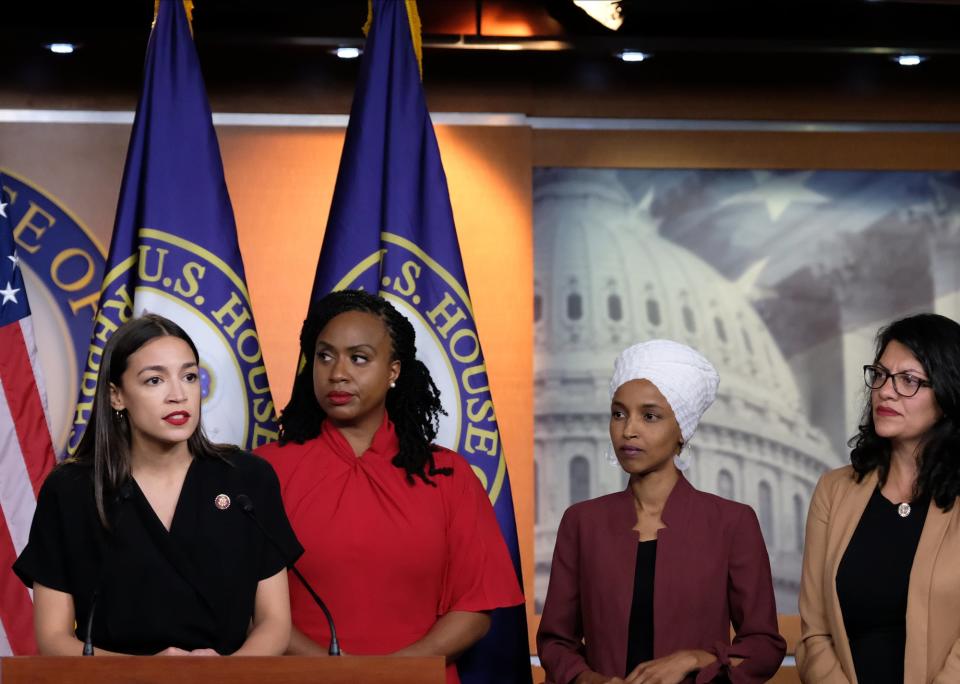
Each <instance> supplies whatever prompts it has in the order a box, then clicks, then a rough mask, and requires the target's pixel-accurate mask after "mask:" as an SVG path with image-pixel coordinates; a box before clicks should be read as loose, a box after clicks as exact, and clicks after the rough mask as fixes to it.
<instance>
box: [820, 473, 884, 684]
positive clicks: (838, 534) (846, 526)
mask: <svg viewBox="0 0 960 684" xmlns="http://www.w3.org/2000/svg"><path fill="white" fill-rule="evenodd" d="M877 482H878V478H877V472H876V470H872V471H871V472H870V473H869V474H868V475H867V476H866V477H864V478H863V481H861V482H859V483H857V482H856V481H853V480H851V481H850V485H849V487H850V488H849V490H848V491H847V493H846V494H845V495H844V496H842V497H840V500H839V501H838V502H837V504H836V510H835V511H834V512H832V513H831V515H830V517H831V519H832V520H836V521H837V524H836V526H834V527H833V528H832V529H831V530H830V539H829V541H828V543H827V548H828V549H832V550H833V557H832V558H830V559H829V568H830V576H829V577H828V581H829V587H828V588H827V593H828V595H829V596H830V598H831V600H832V603H833V605H832V606H831V613H832V614H833V616H834V619H835V622H836V624H835V625H833V630H834V632H833V633H834V634H846V633H847V632H846V628H845V627H844V626H843V611H842V610H841V608H840V597H839V596H838V595H837V570H838V568H839V567H840V561H841V560H842V559H843V554H844V553H846V551H847V546H848V545H849V544H850V539H851V537H853V533H854V531H855V530H856V529H857V525H859V524H860V518H862V517H863V511H864V510H865V509H866V507H867V503H868V502H869V501H870V497H871V496H873V490H874V489H876V487H877ZM834 646H835V648H836V650H837V656H838V657H839V658H840V660H841V661H842V662H843V669H844V671H846V672H856V668H855V667H854V665H853V653H852V652H851V651H850V642H849V641H848V640H847V639H845V638H844V639H834Z"/></svg>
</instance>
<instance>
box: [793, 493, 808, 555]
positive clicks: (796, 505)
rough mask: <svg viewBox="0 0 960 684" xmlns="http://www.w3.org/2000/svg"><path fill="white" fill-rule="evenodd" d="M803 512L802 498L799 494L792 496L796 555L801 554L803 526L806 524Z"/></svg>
mask: <svg viewBox="0 0 960 684" xmlns="http://www.w3.org/2000/svg"><path fill="white" fill-rule="evenodd" d="M804 513H805V512H804V510H803V497H802V496H800V495H799V494H794V495H793V538H794V541H795V542H796V547H795V548H796V550H797V553H803V526H804V523H805V522H806V516H805V514H804Z"/></svg>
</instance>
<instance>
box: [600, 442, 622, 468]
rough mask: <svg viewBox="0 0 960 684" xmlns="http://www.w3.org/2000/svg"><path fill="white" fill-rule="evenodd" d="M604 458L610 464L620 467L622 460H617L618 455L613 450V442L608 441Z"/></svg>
mask: <svg viewBox="0 0 960 684" xmlns="http://www.w3.org/2000/svg"><path fill="white" fill-rule="evenodd" d="M603 460H604V461H606V462H607V465H608V466H612V467H614V468H619V467H620V461H618V460H617V455H616V454H615V453H614V452H613V444H612V443H610V442H607V446H606V447H605V448H604V450H603Z"/></svg>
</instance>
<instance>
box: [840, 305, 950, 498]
mask: <svg viewBox="0 0 960 684" xmlns="http://www.w3.org/2000/svg"><path fill="white" fill-rule="evenodd" d="M893 341H897V342H899V343H900V344H902V345H903V346H905V347H906V348H907V349H909V350H910V353H912V354H913V355H914V356H915V357H916V358H917V361H919V362H920V365H922V366H923V370H924V371H925V373H926V375H927V378H928V379H929V380H930V383H931V385H932V389H933V395H934V397H935V398H936V401H937V405H938V406H939V407H940V410H941V411H942V412H943V415H942V416H941V417H940V419H939V420H938V421H937V422H936V423H935V424H934V425H933V427H931V428H930V430H928V431H927V433H926V434H925V435H924V436H923V439H922V441H921V443H920V454H919V463H918V466H919V467H918V471H917V482H916V485H915V486H914V496H915V497H920V496H930V497H931V498H932V499H933V500H934V501H935V502H936V504H937V506H939V507H940V508H941V509H943V510H944V511H948V510H950V508H951V507H952V506H953V504H954V501H955V500H956V498H957V496H960V324H958V323H956V322H955V321H952V320H950V319H949V318H946V317H945V316H940V315H938V314H931V313H925V314H918V315H916V316H910V317H908V318H903V319H901V320H898V321H894V322H893V323H891V324H890V325H888V326H887V327H885V328H881V329H880V331H879V332H878V333H877V347H876V356H875V357H874V363H876V362H877V361H879V359H880V357H881V356H882V355H883V351H884V350H885V349H886V348H887V345H888V344H890V342H893ZM849 445H850V446H851V447H853V451H852V452H851V453H850V462H851V463H852V464H853V469H854V470H855V471H856V477H857V481H858V482H859V481H862V480H863V478H864V477H865V476H866V475H867V474H868V473H869V472H870V471H872V470H874V469H876V470H877V474H878V475H879V476H880V482H881V483H883V482H886V478H887V474H888V473H889V472H890V454H891V445H890V440H889V439H886V438H884V437H880V436H879V435H878V434H877V431H876V429H875V426H874V423H873V410H872V405H871V401H870V393H869V391H868V393H867V401H866V405H865V407H864V410H863V418H862V419H861V421H860V427H859V431H858V433H857V434H856V435H854V436H853V437H852V438H851V439H850V442H849Z"/></svg>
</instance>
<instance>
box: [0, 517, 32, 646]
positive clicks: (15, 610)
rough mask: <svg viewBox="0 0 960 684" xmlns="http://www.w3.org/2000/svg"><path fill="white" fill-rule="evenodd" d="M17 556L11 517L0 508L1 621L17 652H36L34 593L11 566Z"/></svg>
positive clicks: (8, 639) (11, 644)
mask: <svg viewBox="0 0 960 684" xmlns="http://www.w3.org/2000/svg"><path fill="white" fill-rule="evenodd" d="M16 559H17V554H16V551H15V550H14V548H13V540H12V539H11V538H10V531H9V530H8V529H7V520H6V518H4V517H3V510H2V509H0V568H3V571H2V572H0V622H3V631H4V632H6V633H7V641H9V642H10V648H12V649H13V654H14V655H36V653H37V640H36V637H35V636H34V633H33V602H32V601H31V600H30V594H29V592H27V588H26V587H25V586H24V585H23V582H21V581H20V580H19V579H18V578H17V576H16V575H15V574H13V570H10V566H11V565H13V562H14V561H15V560H16Z"/></svg>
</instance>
